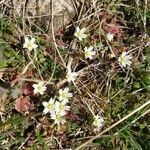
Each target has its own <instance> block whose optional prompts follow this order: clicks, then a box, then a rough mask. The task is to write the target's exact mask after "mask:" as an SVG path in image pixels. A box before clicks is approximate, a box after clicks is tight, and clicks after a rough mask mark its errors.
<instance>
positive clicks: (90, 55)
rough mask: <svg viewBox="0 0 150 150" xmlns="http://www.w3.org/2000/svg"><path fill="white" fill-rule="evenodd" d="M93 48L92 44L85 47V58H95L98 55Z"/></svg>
mask: <svg viewBox="0 0 150 150" xmlns="http://www.w3.org/2000/svg"><path fill="white" fill-rule="evenodd" d="M93 49H94V48H93V47H92V46H90V47H85V48H84V55H85V58H89V59H93V58H94V56H95V55H96V52H95V51H94V50H93Z"/></svg>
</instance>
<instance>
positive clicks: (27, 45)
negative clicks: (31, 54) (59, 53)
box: [23, 37, 38, 51]
mask: <svg viewBox="0 0 150 150" xmlns="http://www.w3.org/2000/svg"><path fill="white" fill-rule="evenodd" d="M37 47H38V45H37V44H36V43H35V38H31V39H29V38H28V37H25V43H24V44H23V48H27V49H28V50H29V51H31V50H32V49H36V48H37Z"/></svg>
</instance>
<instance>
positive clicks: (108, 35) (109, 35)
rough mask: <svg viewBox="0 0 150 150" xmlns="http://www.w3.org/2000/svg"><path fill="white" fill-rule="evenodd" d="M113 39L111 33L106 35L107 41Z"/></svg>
mask: <svg viewBox="0 0 150 150" xmlns="http://www.w3.org/2000/svg"><path fill="white" fill-rule="evenodd" d="M113 38H114V35H113V34H111V33H108V34H107V39H108V41H110V42H111V41H112V40H113Z"/></svg>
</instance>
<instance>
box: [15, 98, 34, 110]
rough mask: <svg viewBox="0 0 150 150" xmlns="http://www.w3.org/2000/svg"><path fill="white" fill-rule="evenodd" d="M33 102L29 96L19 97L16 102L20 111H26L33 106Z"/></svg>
mask: <svg viewBox="0 0 150 150" xmlns="http://www.w3.org/2000/svg"><path fill="white" fill-rule="evenodd" d="M31 106H32V104H31V103H30V100H29V98H27V97H23V96H21V97H19V98H18V99H17V100H16V102H15V109H16V110H17V111H18V112H24V111H27V110H29V109H30V108H31Z"/></svg>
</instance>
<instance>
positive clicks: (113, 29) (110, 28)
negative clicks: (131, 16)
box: [103, 23, 123, 36]
mask: <svg viewBox="0 0 150 150" xmlns="http://www.w3.org/2000/svg"><path fill="white" fill-rule="evenodd" d="M103 29H104V30H105V31H106V32H108V33H111V34H114V35H119V36H121V34H122V33H123V31H122V28H121V27H120V26H117V25H115V24H107V23H106V24H104V25H103Z"/></svg>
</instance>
